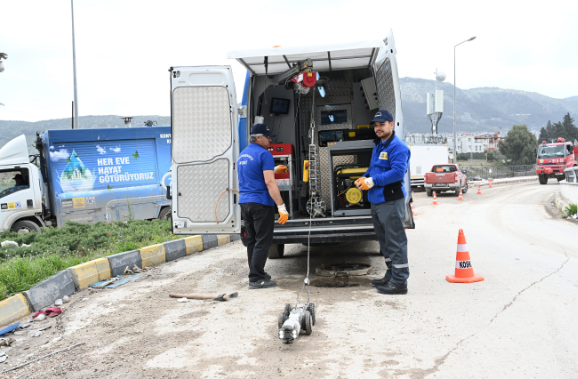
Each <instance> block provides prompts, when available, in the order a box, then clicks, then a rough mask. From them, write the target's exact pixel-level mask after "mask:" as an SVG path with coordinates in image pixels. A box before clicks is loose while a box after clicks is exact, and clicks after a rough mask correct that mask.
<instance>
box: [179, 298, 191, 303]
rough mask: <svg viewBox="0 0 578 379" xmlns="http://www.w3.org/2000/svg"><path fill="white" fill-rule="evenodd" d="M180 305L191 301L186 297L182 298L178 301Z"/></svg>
mask: <svg viewBox="0 0 578 379" xmlns="http://www.w3.org/2000/svg"><path fill="white" fill-rule="evenodd" d="M177 301H178V302H179V303H186V302H187V301H189V299H187V298H186V297H181V298H180V299H178V300H177Z"/></svg>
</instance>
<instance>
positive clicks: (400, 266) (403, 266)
mask: <svg viewBox="0 0 578 379" xmlns="http://www.w3.org/2000/svg"><path fill="white" fill-rule="evenodd" d="M393 267H395V268H406V267H409V264H408V263H406V264H403V265H393Z"/></svg>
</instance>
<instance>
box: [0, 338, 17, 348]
mask: <svg viewBox="0 0 578 379" xmlns="http://www.w3.org/2000/svg"><path fill="white" fill-rule="evenodd" d="M14 342H16V340H15V339H14V338H12V337H6V338H0V346H10V345H11V344H12V343H14Z"/></svg>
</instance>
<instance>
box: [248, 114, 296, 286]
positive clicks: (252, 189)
mask: <svg viewBox="0 0 578 379" xmlns="http://www.w3.org/2000/svg"><path fill="white" fill-rule="evenodd" d="M271 137H275V134H272V133H271V131H270V130H269V127H268V126H267V125H266V124H256V125H255V126H253V129H251V137H250V138H251V139H250V144H249V146H247V148H245V149H244V150H243V151H242V152H241V154H239V159H237V167H238V169H237V170H238V171H237V172H238V176H239V192H240V196H239V204H240V205H241V212H242V214H243V220H244V221H245V229H246V231H247V260H248V262H249V289H259V288H269V287H275V286H276V285H277V283H275V282H273V281H271V276H270V275H268V274H267V273H266V272H265V263H267V256H268V255H269V248H270V247H271V242H272V241H273V229H274V224H275V218H274V216H275V205H277V210H278V211H279V223H280V224H285V223H286V222H287V219H289V213H288V212H287V209H286V208H285V204H284V203H283V199H282V198H281V193H280V192H279V187H278V186H277V182H276V181H275V173H276V172H286V171H287V167H286V166H278V167H275V161H274V160H273V155H272V154H271V153H270V152H269V150H267V149H268V148H269V144H270V143H271Z"/></svg>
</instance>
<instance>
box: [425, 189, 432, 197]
mask: <svg viewBox="0 0 578 379" xmlns="http://www.w3.org/2000/svg"><path fill="white" fill-rule="evenodd" d="M425 192H426V193H427V195H428V196H430V197H431V196H433V191H432V190H431V189H429V188H426V190H425Z"/></svg>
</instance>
